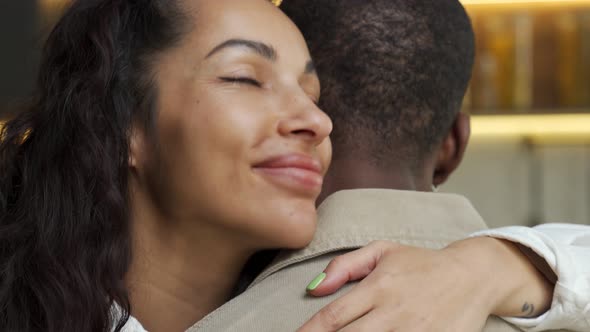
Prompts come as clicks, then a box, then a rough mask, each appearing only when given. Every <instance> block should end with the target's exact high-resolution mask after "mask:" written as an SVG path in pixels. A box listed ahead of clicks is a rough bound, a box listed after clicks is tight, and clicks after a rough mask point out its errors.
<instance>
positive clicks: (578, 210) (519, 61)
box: [0, 0, 590, 226]
mask: <svg viewBox="0 0 590 332" xmlns="http://www.w3.org/2000/svg"><path fill="white" fill-rule="evenodd" d="M67 2H68V0H3V1H1V2H0V42H1V45H2V48H1V50H0V119H1V118H5V117H7V116H9V114H10V112H12V111H13V110H14V109H15V107H16V106H17V105H18V104H19V103H21V102H23V101H24V100H25V98H26V96H27V95H28V93H29V92H30V91H31V89H32V85H33V81H34V77H35V73H36V70H37V63H38V61H39V54H40V49H41V45H42V41H43V39H44V38H45V36H46V35H47V33H48V32H49V30H50V28H51V26H52V24H53V23H54V22H55V20H56V19H57V18H58V17H59V15H60V13H61V11H62V10H63V8H64V7H65V6H66V5H67ZM462 2H463V3H464V5H465V7H466V8H467V10H468V12H469V14H470V16H471V18H472V20H473V25H474V29H475V32H476V38H477V59H476V65H475V67H474V71H473V80H472V83H471V86H470V88H469V92H468V93H467V95H466V97H465V103H464V111H465V112H468V113H470V114H471V115H472V121H473V123H472V126H473V128H472V129H473V130H472V141H471V144H470V147H469V149H468V152H467V155H466V158H465V161H464V163H463V165H462V166H461V167H460V169H459V170H458V171H457V172H456V174H454V176H453V177H452V178H451V180H450V181H449V182H448V183H447V184H446V185H444V186H443V187H442V188H441V191H444V192H456V193H460V194H463V195H466V196H468V197H469V198H470V199H471V200H472V202H473V203H474V205H475V206H476V208H477V209H478V210H479V211H480V213H481V214H482V216H483V217H484V218H485V219H486V220H487V222H488V223H489V224H490V225H491V226H504V225H511V224H520V225H535V224H539V223H545V222H570V223H583V224H590V204H588V203H590V0H537V1H535V0H514V1H509V0H462Z"/></svg>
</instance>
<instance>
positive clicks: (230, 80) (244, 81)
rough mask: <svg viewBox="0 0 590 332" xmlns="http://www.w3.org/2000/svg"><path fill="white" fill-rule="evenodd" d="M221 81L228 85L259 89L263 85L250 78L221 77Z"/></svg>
mask: <svg viewBox="0 0 590 332" xmlns="http://www.w3.org/2000/svg"><path fill="white" fill-rule="evenodd" d="M220 79H221V80H222V81H224V82H228V83H239V84H249V85H252V86H255V87H257V88H260V87H262V83H260V82H258V81H257V80H255V79H253V78H249V77H220Z"/></svg>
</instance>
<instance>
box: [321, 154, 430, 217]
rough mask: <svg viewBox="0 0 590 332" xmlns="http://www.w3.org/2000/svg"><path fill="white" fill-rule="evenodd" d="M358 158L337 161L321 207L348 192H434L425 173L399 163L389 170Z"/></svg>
mask: <svg viewBox="0 0 590 332" xmlns="http://www.w3.org/2000/svg"><path fill="white" fill-rule="evenodd" d="M361 159H362V160H367V158H359V159H352V158H349V159H339V160H334V161H333V162H332V165H331V166H330V170H329V172H328V174H327V175H326V178H325V179H324V186H323V190H322V193H321V195H320V197H319V199H318V205H319V203H321V202H322V201H323V200H324V199H325V198H326V197H328V196H329V195H331V194H333V193H335V192H337V191H340V190H347V189H365V188H376V189H397V190H413V191H431V190H432V181H431V180H429V178H428V177H427V176H424V175H420V174H424V173H426V174H428V173H427V172H425V171H422V170H416V169H412V167H410V166H407V165H406V164H404V163H401V162H400V163H396V164H392V165H388V166H387V167H384V166H381V165H377V164H375V163H371V162H367V161H364V162H361V161H359V160H361Z"/></svg>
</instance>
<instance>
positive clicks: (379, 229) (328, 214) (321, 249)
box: [251, 189, 487, 286]
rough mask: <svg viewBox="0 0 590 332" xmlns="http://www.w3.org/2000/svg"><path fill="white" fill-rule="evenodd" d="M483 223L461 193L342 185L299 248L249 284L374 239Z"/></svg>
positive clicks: (454, 231) (424, 236)
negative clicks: (343, 186) (352, 187)
mask: <svg viewBox="0 0 590 332" xmlns="http://www.w3.org/2000/svg"><path fill="white" fill-rule="evenodd" d="M485 228H487V226H486V225H485V223H484V221H483V219H482V218H481V216H480V215H479V214H478V213H477V211H476V210H475V208H473V206H472V205H471V203H470V202H469V201H468V200H467V199H466V198H465V197H463V196H459V195H455V194H443V193H426V192H416V191H400V190H391V189H355V190H344V191H340V192H337V193H334V194H332V195H331V196H329V197H328V198H327V199H326V200H325V201H324V202H323V203H322V204H321V205H320V207H319V208H318V226H317V230H316V233H315V236H314V238H313V240H312V242H311V243H310V244H309V245H308V246H307V247H306V248H304V249H300V250H285V251H282V252H281V253H280V254H279V256H278V257H277V259H275V260H274V261H273V263H272V264H271V265H270V266H268V267H267V268H266V269H265V270H264V271H263V272H262V273H261V274H260V275H259V276H258V277H257V278H256V280H254V282H253V283H252V285H251V286H253V285H254V284H256V283H258V282H259V281H261V280H263V279H265V278H266V277H268V276H269V275H271V274H272V273H274V272H276V271H278V270H280V269H283V268H285V267H287V266H289V265H292V264H295V263H298V262H301V261H304V260H307V259H311V258H313V257H317V256H320V255H323V254H326V253H329V252H334V251H339V250H345V249H356V248H360V247H362V246H364V245H366V244H367V243H369V242H371V241H374V240H379V239H385V240H386V239H398V238H411V239H414V240H423V241H429V240H431V239H432V238H433V237H434V236H433V234H434V235H436V238H437V239H438V240H440V241H443V240H446V239H448V240H449V241H450V240H453V239H457V238H462V237H465V236H466V235H467V234H470V233H473V232H475V231H478V230H482V229H485Z"/></svg>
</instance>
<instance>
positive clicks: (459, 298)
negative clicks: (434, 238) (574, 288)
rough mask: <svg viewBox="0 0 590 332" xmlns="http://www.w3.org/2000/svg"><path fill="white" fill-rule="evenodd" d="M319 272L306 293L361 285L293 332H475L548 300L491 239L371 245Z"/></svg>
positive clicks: (514, 250)
mask: <svg viewBox="0 0 590 332" xmlns="http://www.w3.org/2000/svg"><path fill="white" fill-rule="evenodd" d="M537 263H538V262H537ZM325 273H326V277H325V279H324V280H323V281H322V282H321V283H320V284H319V285H317V286H316V287H313V286H314V285H313V284H311V285H310V286H311V288H313V289H309V288H308V292H309V293H310V294H312V295H314V296H324V295H328V294H332V293H334V292H335V291H337V290H338V289H339V288H340V287H342V286H343V285H344V284H346V283H347V282H349V281H353V280H359V279H362V278H365V277H366V278H365V279H364V280H362V281H361V282H360V283H359V284H358V285H356V286H355V287H354V288H353V289H352V290H351V291H350V292H349V293H347V294H345V295H343V296H342V297H341V298H339V299H337V300H336V301H334V302H332V303H331V304H329V305H328V306H326V307H324V308H323V309H322V310H321V311H319V312H318V313H317V314H316V315H314V316H313V317H312V318H311V319H310V320H309V321H308V322H307V323H306V324H305V325H304V326H302V327H301V328H300V330H299V331H301V332H309V331H396V332H410V331H416V332H418V331H422V332H423V331H453V332H454V331H465V332H470V331H481V329H482V327H483V326H484V324H485V322H486V320H487V318H488V316H489V315H490V314H497V315H505V316H522V317H534V316H537V315H539V314H541V313H543V312H544V311H546V310H547V309H548V307H549V305H550V302H551V297H552V293H553V285H552V284H551V283H550V282H548V281H547V279H546V278H545V277H543V275H542V274H541V273H539V272H538V270H537V269H536V268H535V267H534V266H533V265H532V264H531V262H530V261H529V259H528V258H527V256H525V255H524V254H523V253H522V252H521V251H520V250H519V249H518V247H517V246H516V245H514V244H512V243H511V242H507V241H502V240H497V239H492V238H474V239H468V240H463V241H458V242H456V243H454V244H452V245H450V246H448V247H447V248H445V249H442V250H429V249H423V248H415V247H409V246H403V245H398V244H395V243H391V242H385V241H377V242H373V243H371V244H369V245H368V246H366V247H365V248H362V249H359V250H357V251H353V252H350V253H348V254H345V255H342V256H340V257H337V258H336V259H334V260H333V261H332V262H331V263H330V264H329V265H328V267H327V269H326V270H325Z"/></svg>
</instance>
